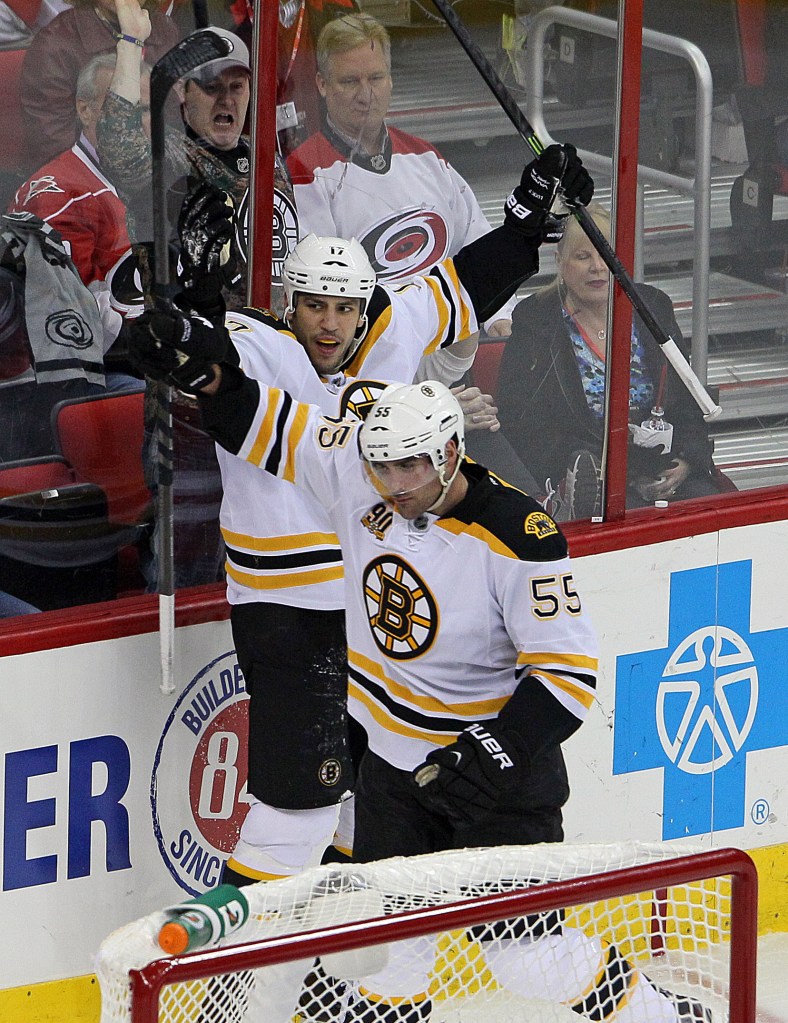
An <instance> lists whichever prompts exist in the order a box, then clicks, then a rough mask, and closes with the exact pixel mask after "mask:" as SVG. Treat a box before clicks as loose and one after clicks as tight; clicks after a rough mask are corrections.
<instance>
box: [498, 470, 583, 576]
mask: <svg viewBox="0 0 788 1023" xmlns="http://www.w3.org/2000/svg"><path fill="white" fill-rule="evenodd" d="M488 485H489V487H490V499H489V500H488V501H486V502H485V504H484V507H483V508H482V509H481V510H480V513H479V518H478V522H479V525H480V526H481V527H482V528H483V529H485V530H486V531H487V532H488V533H490V534H492V536H494V537H495V538H496V539H497V540H498V541H499V543H501V544H502V545H503V546H504V547H505V548H507V549H508V550H510V551H511V552H512V554H514V555H515V556H516V557H517V558H519V559H520V560H521V561H560V560H561V559H562V558H565V557H566V556H567V552H568V548H567V543H566V537H565V536H564V534H563V533H562V532H561V530H560V528H559V527H558V526H557V525H556V523H555V522H554V521H553V519H552V518H551V517H550V516H549V515H548V514H547V512H546V511H545V510H544V508H543V507H542V506H541V505H540V504H539V503H538V502H537V501H535V500H534V499H533V498H532V497H529V496H528V495H527V494H524V493H522V491H520V490H515V489H514V488H513V487H505V486H501V485H500V484H499V483H497V482H496V481H493V480H490V482H489V484H488Z"/></svg>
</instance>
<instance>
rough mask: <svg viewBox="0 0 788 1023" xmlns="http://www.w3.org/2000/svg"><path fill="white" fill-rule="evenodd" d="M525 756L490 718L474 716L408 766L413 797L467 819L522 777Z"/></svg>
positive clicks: (469, 821) (472, 819) (464, 821)
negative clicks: (452, 737) (446, 740)
mask: <svg viewBox="0 0 788 1023" xmlns="http://www.w3.org/2000/svg"><path fill="white" fill-rule="evenodd" d="M528 769H529V766H528V758H527V756H526V755H525V753H524V752H522V751H521V750H519V749H518V747H517V742H516V740H515V741H513V737H512V736H511V734H510V735H507V734H505V732H504V729H502V728H501V727H500V725H498V724H497V723H496V722H495V721H481V722H475V723H474V724H472V725H468V727H467V728H466V729H465V730H464V731H463V732H461V733H460V734H459V735H458V736H457V739H456V740H455V742H453V743H451V745H449V746H444V747H442V748H441V749H436V750H433V751H432V753H429V754H428V755H427V759H426V760H425V761H424V763H423V764H421V765H420V766H419V767H417V768H416V770H415V771H414V772H413V780H414V782H415V783H416V785H417V786H418V798H419V799H420V800H421V802H422V803H423V804H424V805H425V806H427V807H428V808H430V809H432V810H434V811H435V812H436V813H439V814H442V815H443V816H445V817H448V818H449V820H450V821H452V823H454V824H455V825H464V824H472V823H474V822H475V821H477V820H478V819H479V818H480V817H482V816H484V814H485V813H486V812H487V811H488V810H490V809H491V808H492V807H493V806H495V804H496V803H497V802H498V801H499V799H500V797H501V796H502V795H503V794H504V793H506V792H507V791H509V790H510V789H512V788H514V787H515V786H516V785H517V784H518V783H522V781H523V778H524V776H525V774H527V772H528Z"/></svg>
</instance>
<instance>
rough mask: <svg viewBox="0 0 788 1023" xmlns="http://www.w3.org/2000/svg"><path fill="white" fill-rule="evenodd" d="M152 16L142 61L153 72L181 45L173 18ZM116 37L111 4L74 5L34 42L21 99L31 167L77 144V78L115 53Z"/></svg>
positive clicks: (87, 1)
mask: <svg viewBox="0 0 788 1023" xmlns="http://www.w3.org/2000/svg"><path fill="white" fill-rule="evenodd" d="M145 6H146V7H147V8H149V9H150V10H151V15H150V17H151V32H150V39H149V40H148V41H146V45H145V59H146V61H147V62H148V64H150V65H151V66H152V65H153V64H155V63H156V61H157V60H158V59H159V57H161V56H162V55H163V54H164V53H166V52H167V50H169V49H171V48H172V47H173V46H174V45H175V43H177V42H178V39H179V35H180V33H179V31H178V28H177V26H176V25H175V23H174V22H173V21H172V19H171V18H169V17H167V16H166V15H165V14H163V13H162V12H161V11H159V10H158V9H157V4H156V2H155V0H145ZM119 35H120V26H119V24H118V21H117V17H116V14H115V5H114V3H113V0H96V2H95V3H94V2H92V0H73V7H72V8H71V9H70V10H66V11H63V12H62V13H61V14H58V15H57V17H56V18H53V19H52V21H50V22H49V24H48V25H46V26H45V27H44V28H42V29H41V30H40V31H39V32H37V33H36V35H35V36H34V38H33V40H32V42H31V44H30V48H29V49H28V51H27V54H26V56H25V63H24V67H23V69H22V79H21V85H20V94H21V102H22V109H23V110H24V113H25V120H26V124H27V129H28V158H29V166H30V167H31V168H32V167H37V166H40V165H41V164H43V163H46V162H47V161H48V160H51V159H52V158H53V157H54V156H57V154H58V153H61V152H63V151H64V150H66V149H69V148H70V147H71V146H72V145H73V143H74V142H75V141H76V138H77V134H78V127H77V123H76V119H75V117H74V99H75V94H76V85H77V78H78V76H79V72H80V71H81V70H82V68H83V67H84V66H85V65H86V64H87V62H88V61H89V60H90V59H91V57H95V56H96V55H97V54H99V53H114V52H115V45H116V43H117V41H118V37H119Z"/></svg>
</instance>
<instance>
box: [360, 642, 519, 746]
mask: <svg viewBox="0 0 788 1023" xmlns="http://www.w3.org/2000/svg"><path fill="white" fill-rule="evenodd" d="M348 693H349V695H350V696H351V697H352V698H353V699H356V700H358V701H359V703H361V704H363V705H364V707H366V709H367V711H368V712H369V713H370V714H371V715H372V717H373V718H374V719H375V721H376V722H377V723H378V724H379V725H381V727H383V728H385V729H386V731H388V732H393V733H395V734H397V735H401V736H404V737H406V738H410V739H422V740H424V741H425V742H431V743H435V745H438V746H447V745H448V744H449V743H450V742H453V741H454V739H456V737H457V734H458V733H459V732H460V731H462V729H463V728H464V727H465V725H466V724H470V723H471V722H473V721H479V720H482V719H484V718H490V717H494V716H495V715H496V714H497V713H498V712H499V711H500V709H501V708H502V707H503V706H504V704H505V703H506V701H507V699H508V698H509V694H507V695H505V696H496V697H492V698H489V699H478V700H469V699H467V698H466V699H464V700H461V699H458V700H457V701H456V702H454V701H452V702H446V701H444V700H440V699H438V698H437V697H435V696H427V695H423V694H419V693H414V692H413V691H412V690H411V689H410V688H409V687H408V686H407V685H406V684H404V683H403V682H401V681H397V680H396V679H394V678H392V677H391V675H390V674H389V673H387V672H386V671H385V670H384V668H383V667H382V666H381V665H380V664H378V663H377V662H376V661H374V660H372V659H371V658H369V657H367V656H365V655H364V654H362V653H360V652H359V651H356V650H349V651H348ZM458 696H459V693H458Z"/></svg>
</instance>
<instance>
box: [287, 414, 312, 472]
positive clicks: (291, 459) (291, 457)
mask: <svg viewBox="0 0 788 1023" xmlns="http://www.w3.org/2000/svg"><path fill="white" fill-rule="evenodd" d="M308 420H309V405H302V404H301V403H300V402H299V403H298V404H297V405H296V408H295V415H294V416H293V422H292V425H291V426H290V429H289V430H288V431H287V455H286V458H285V469H284V472H283V473H282V479H284V480H287V481H288V482H289V483H293V482H294V480H295V452H296V448H297V447H298V444H299V441H300V440H301V437H302V436H303V434H304V430H305V429H306V424H307V422H308Z"/></svg>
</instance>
